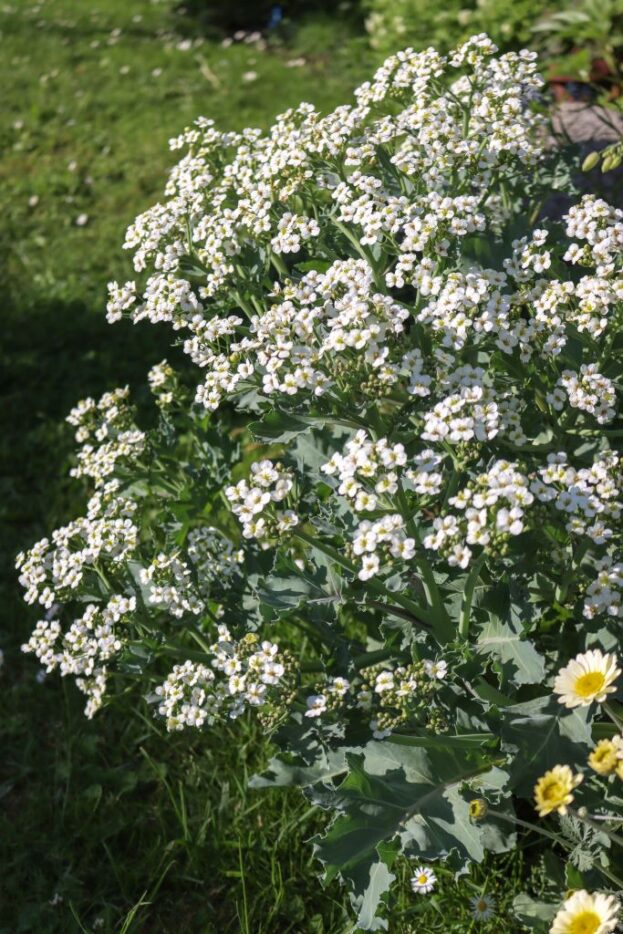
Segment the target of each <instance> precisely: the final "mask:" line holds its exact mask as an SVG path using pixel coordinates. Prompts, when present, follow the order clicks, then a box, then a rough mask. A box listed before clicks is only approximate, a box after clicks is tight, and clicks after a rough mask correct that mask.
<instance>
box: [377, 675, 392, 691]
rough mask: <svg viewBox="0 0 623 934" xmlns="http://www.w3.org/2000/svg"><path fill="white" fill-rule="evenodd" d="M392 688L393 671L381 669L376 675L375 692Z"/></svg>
mask: <svg viewBox="0 0 623 934" xmlns="http://www.w3.org/2000/svg"><path fill="white" fill-rule="evenodd" d="M393 688H394V673H393V672H392V671H381V672H380V673H379V674H378V675H377V676H376V683H375V687H374V690H375V691H376V693H377V694H382V693H383V692H384V691H391V690H393Z"/></svg>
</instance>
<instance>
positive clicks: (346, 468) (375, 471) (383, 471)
mask: <svg viewBox="0 0 623 934" xmlns="http://www.w3.org/2000/svg"><path fill="white" fill-rule="evenodd" d="M345 451H346V453H345V454H340V453H337V452H336V453H335V454H334V455H333V457H332V458H331V460H330V461H328V463H326V464H324V465H323V466H322V468H321V469H322V472H323V473H325V474H327V475H328V476H333V475H334V474H336V475H337V479H338V480H339V484H340V485H339V486H338V493H339V494H340V496H346V497H347V498H348V499H351V500H353V508H354V509H355V510H356V511H357V512H366V511H367V512H371V511H373V510H374V509H377V508H378V506H379V497H382V496H384V494H392V493H395V492H396V491H397V489H398V468H400V467H404V466H405V464H406V462H407V455H406V453H405V449H404V446H403V445H402V444H393V445H392V444H389V443H388V441H387V439H386V438H381V439H380V440H379V441H371V440H370V439H369V438H368V436H367V434H366V432H365V431H358V432H357V434H356V435H355V437H354V438H353V439H352V440H351V441H348V442H347V444H346V447H345ZM372 484H373V485H374V486H373V489H374V492H370V491H369V489H366V487H370V486H371V485H372Z"/></svg>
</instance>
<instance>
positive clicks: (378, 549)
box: [353, 513, 416, 581]
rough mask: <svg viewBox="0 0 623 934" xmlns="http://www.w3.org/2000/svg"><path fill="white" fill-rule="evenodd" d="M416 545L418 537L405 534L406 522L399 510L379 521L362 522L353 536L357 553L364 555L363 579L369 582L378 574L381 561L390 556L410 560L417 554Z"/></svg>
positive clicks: (361, 574) (361, 572)
mask: <svg viewBox="0 0 623 934" xmlns="http://www.w3.org/2000/svg"><path fill="white" fill-rule="evenodd" d="M415 544H416V543H415V539H414V538H409V537H408V536H407V535H406V534H405V521H404V519H403V518H402V516H401V515H399V514H398V513H392V514H391V515H388V516H383V518H382V519H377V520H376V522H369V521H368V520H365V521H364V522H360V523H359V525H358V526H357V528H356V529H355V534H354V537H353V552H354V554H355V555H357V556H358V557H361V569H360V571H359V573H358V575H357V576H358V578H359V580H361V581H367V580H370V578H371V577H374V575H375V574H378V572H379V570H380V569H381V560H387V559H388V558H389V557H390V556H391V557H392V558H400V559H401V560H402V561H410V560H411V558H413V556H414V555H415Z"/></svg>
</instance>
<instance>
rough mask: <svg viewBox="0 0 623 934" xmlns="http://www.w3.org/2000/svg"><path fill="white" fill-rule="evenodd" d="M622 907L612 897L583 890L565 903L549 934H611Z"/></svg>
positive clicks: (575, 893)
mask: <svg viewBox="0 0 623 934" xmlns="http://www.w3.org/2000/svg"><path fill="white" fill-rule="evenodd" d="M620 907H621V906H620V904H619V902H618V901H617V900H616V898H614V896H612V895H604V894H603V893H601V892H596V893H595V894H594V895H591V894H590V892H586V891H585V890H584V889H581V890H580V891H579V892H574V893H573V895H571V897H570V898H568V899H567V900H566V901H565V902H564V904H563V906H562V908H561V909H560V911H559V912H558V914H557V915H556V917H555V918H554V923H553V924H552V926H551V928H550V929H549V934H609V932H610V931H614V929H615V928H616V926H617V918H618V915H619V909H620Z"/></svg>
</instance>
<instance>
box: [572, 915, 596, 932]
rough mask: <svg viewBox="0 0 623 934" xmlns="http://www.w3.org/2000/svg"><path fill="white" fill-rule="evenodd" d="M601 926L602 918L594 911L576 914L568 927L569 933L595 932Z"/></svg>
mask: <svg viewBox="0 0 623 934" xmlns="http://www.w3.org/2000/svg"><path fill="white" fill-rule="evenodd" d="M600 927H601V918H600V917H599V915H598V914H596V913H595V912H594V911H590V910H589V911H583V912H582V913H581V914H579V915H576V916H575V918H574V919H573V921H572V922H571V924H570V925H569V927H568V931H569V934H595V931H598V930H599V928H600Z"/></svg>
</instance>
